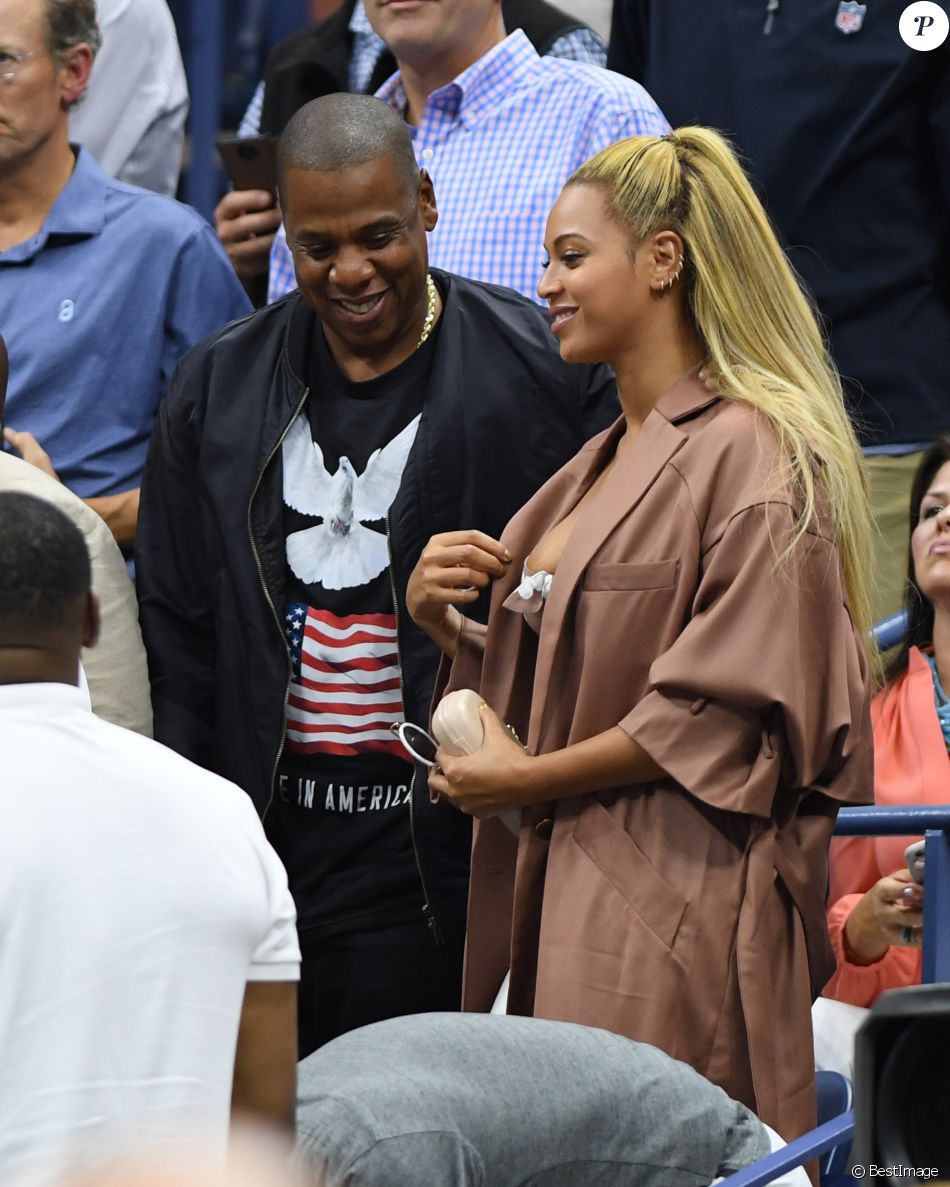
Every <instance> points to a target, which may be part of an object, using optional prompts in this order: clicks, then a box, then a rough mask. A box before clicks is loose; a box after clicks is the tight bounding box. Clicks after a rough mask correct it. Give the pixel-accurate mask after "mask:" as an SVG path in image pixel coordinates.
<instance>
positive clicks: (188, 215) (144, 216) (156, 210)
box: [105, 177, 213, 251]
mask: <svg viewBox="0 0 950 1187" xmlns="http://www.w3.org/2000/svg"><path fill="white" fill-rule="evenodd" d="M105 217H106V225H107V226H108V225H110V224H112V225H115V224H118V223H120V222H121V223H128V222H134V223H135V224H136V225H137V226H138V227H139V228H140V229H141V231H142V232H143V233H144V234H147V235H160V236H161V237H162V238H163V240H164V242H165V250H166V251H167V250H168V248H169V247H177V246H180V245H181V243H183V242H185V241H186V240H189V239H192V238H194V237H196V236H201V235H204V234H206V233H207V234H209V235H213V232H212V231H211V227H210V225H209V224H208V223H207V222H206V221H205V219H203V218H202V217H201V215H200V214H199V213H198V211H197V210H194V209H193V208H192V207H191V206H187V205H186V204H185V203H184V202H179V201H177V200H176V199H175V198H169V197H167V196H166V195H164V194H156V193H154V192H153V191H152V190H145V189H142V188H141V187H139V186H135V185H129V184H128V183H127V182H124V181H118V180H117V179H116V178H112V177H110V178H109V179H108V181H107V184H106V191H105Z"/></svg>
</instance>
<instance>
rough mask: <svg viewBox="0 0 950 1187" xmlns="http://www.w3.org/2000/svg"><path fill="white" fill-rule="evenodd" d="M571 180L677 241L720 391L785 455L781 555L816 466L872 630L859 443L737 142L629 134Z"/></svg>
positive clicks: (858, 607) (852, 587) (852, 592)
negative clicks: (787, 508) (747, 409)
mask: <svg viewBox="0 0 950 1187" xmlns="http://www.w3.org/2000/svg"><path fill="white" fill-rule="evenodd" d="M572 184H589V185H596V186H599V187H601V188H602V189H603V190H604V191H605V193H606V196H607V200H608V204H609V206H610V208H611V210H612V212H613V214H614V215H615V217H617V218H618V219H619V220H620V221H621V222H623V223H624V224H625V225H626V226H627V227H629V228H630V230H631V231H632V232H633V236H634V241H635V242H641V241H642V240H643V239H645V238H647V237H648V236H649V235H652V234H654V233H655V232H656V231H660V230H671V231H675V232H676V233H677V234H678V235H679V236H680V238H681V239H682V240H683V243H684V245H685V247H686V260H685V263H686V267H685V270H684V274H683V278H684V281H685V284H686V292H687V297H688V302H689V309H690V313H691V316H692V319H693V322H694V325H695V327H696V330H697V332H698V334H699V335H700V337H701V339H702V342H703V345H704V347H705V350H706V356H707V359H708V363H709V365H710V367H711V369H712V370H713V372H714V373H715V376H716V382H717V386H718V390H719V391H720V392H721V393H722V395H724V396H725V397H727V398H729V399H733V400H740V401H742V402H743V403H745V404H749V405H751V406H752V407H753V408H756V409H758V410H759V411H760V412H761V413H762V414H763V415H764V416H765V417H766V418H767V419H768V420H769V422H770V423H771V425H772V427H773V429H774V431H775V433H776V435H777V437H778V441H779V446H780V449H781V452H782V454H783V455H784V456H785V457H786V458H787V459H788V468H787V471H786V472H785V473H784V474H782V475H781V477H780V481H781V483H782V484H786V483H787V484H788V486H789V487H790V488H791V489H792V490H793V491H794V492H797V494H798V496H799V499H800V511H799V514H798V516H797V518H796V523H795V533H794V535H793V538H792V542H791V544H790V545H789V547H788V548H787V549H786V550H785V552H784V553H783V554H782V558H780V559H785V558H786V557H787V556H788V555H789V554H790V553H791V552H792V550H793V549H794V548H795V545H796V544H797V543H798V542H799V541H800V540H801V538H802V536H803V535H804V534H805V532H806V531H807V530H808V527H809V524H811V523H812V522H813V520H814V517H815V513H816V500H817V493H818V489H817V488H818V482H817V481H816V476H817V475H818V474H819V473H820V485H821V488H823V490H824V493H825V496H826V498H825V499H824V500H823V505H825V504H826V505H827V513H828V515H829V517H830V519H831V522H832V527H833V532H834V538H835V541H836V543H837V546H838V550H839V554H840V556H841V563H842V568H843V572H844V581H845V586H846V589H847V594H848V600H849V602H850V606H851V614H852V617H853V619H854V622H855V624H856V626H857V627H858V628H859V629H860V630H861V631H862V633H863V634H864V635H865V637H867V632H868V630H869V629H870V626H871V607H870V597H869V558H870V557H871V555H872V552H873V529H872V524H871V512H870V503H869V497H868V486H867V478H866V474H865V470H864V466H863V462H862V458H861V451H860V448H859V446H858V442H857V439H856V437H855V434H854V430H853V428H852V426H851V422H850V420H849V418H848V413H847V410H846V408H845V403H844V397H843V394H842V391H841V381H840V379H839V377H838V373H837V371H836V370H835V367H834V364H833V363H832V361H831V359H830V357H829V355H828V352H827V350H826V348H825V344H824V342H823V340H822V336H821V331H820V329H819V326H818V321H817V318H816V316H815V313H814V310H813V308H812V306H811V304H810V302H809V301H808V299H807V298H806V297H805V295H804V293H803V292H802V289H801V287H800V285H799V282H798V280H797V278H796V276H795V273H794V272H793V271H792V268H791V266H790V265H789V263H788V260H787V259H786V258H785V254H784V252H783V251H782V249H781V247H780V246H779V243H778V240H777V239H776V236H775V232H774V231H773V230H772V226H771V224H770V222H769V219H768V216H767V215H766V213H765V211H764V210H763V208H762V204H761V203H760V202H759V200H758V198H757V197H756V195H755V193H754V191H753V189H752V186H751V185H750V184H749V180H748V178H747V177H746V175H745V173H744V172H743V170H742V167H741V165H740V164H739V162H738V160H737V159H736V156H735V154H734V152H733V150H732V148H731V147H730V145H729V144H728V143H727V141H726V140H725V139H723V137H722V136H720V135H719V134H718V133H716V132H713V131H711V130H710V129H708V128H698V127H687V128H680V129H679V130H678V131H676V132H673V133H671V134H670V135H668V136H664V137H662V138H658V137H655V136H632V137H630V138H629V139H627V140H621V141H618V142H617V143H616V144H612V145H610V147H608V148H605V149H604V150H603V151H602V152H600V153H598V154H597V155H596V156H595V157H592V158H591V160H589V161H587V162H586V163H585V164H584V165H582V166H581V167H580V168H579V169H578V170H577V171H576V172H575V173H574V174H573V175H572V176H571V177H570V178H569V180H568V185H572Z"/></svg>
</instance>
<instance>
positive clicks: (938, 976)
mask: <svg viewBox="0 0 950 1187" xmlns="http://www.w3.org/2000/svg"><path fill="white" fill-rule="evenodd" d="M920 833H923V834H924V839H925V841H926V851H925V857H924V904H925V906H924V935H923V941H924V943H923V969H922V973H921V980H922V981H923V982H924V984H933V983H934V982H948V981H950V805H947V806H946V807H908V808H885V807H873V808H842V809H841V811H840V812H839V813H838V822H837V824H836V825H835V836H838V837H873V836H877V837H893V836H898V837H900V836H910V835H912V834H913V835H916V834H920ZM941 940H942V941H943V942H942V943H941V942H940V941H941Z"/></svg>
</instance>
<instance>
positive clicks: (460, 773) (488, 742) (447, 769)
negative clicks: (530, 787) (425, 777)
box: [429, 705, 536, 817]
mask: <svg viewBox="0 0 950 1187" xmlns="http://www.w3.org/2000/svg"><path fill="white" fill-rule="evenodd" d="M480 714H481V719H482V726H483V728H484V730H485V738H484V741H483V742H482V745H481V748H480V749H479V750H476V751H475V753H474V754H470V755H467V756H466V757H465V758H457V757H454V756H453V755H451V754H446V752H445V751H444V750H439V751H438V752H437V754H436V756H435V761H436V766H435V767H434V768H433V769H432V770H431V771H430V772H429V791H430V793H432V794H433V796H435V795H439V796H445V798H446V799H448V800H451V801H452V803H453V804H454V805H455V806H456V808H458V809H459V810H460V811H462V812H465V813H466V815H468V816H478V817H483V816H494V815H495V814H496V813H497V812H499V811H500V810H501V809H503V808H518V807H523V806H524V805H526V804H528V803H531V802H532V800H531V796H530V794H529V793H527V791H526V788H527V783H528V779H527V774H528V770H529V768H530V766H531V764H532V763H533V762H535V761H536V760H535V759H533V758H532V757H531V756H530V755H529V754H528V753H527V752H526V751H525V749H524V747H523V746H522V745H521V743H520V742H518V741H517V740H516V739H515V737H514V736H513V735H512V733H511V731H510V730H509V728H508V727H507V726H506V725H504V724H503V723H502V722H501V721H500V720H499V717H498V714H497V713H495V712H494V710H493V709H491V708H490V707H489V706H488V705H482V706H481V709H480Z"/></svg>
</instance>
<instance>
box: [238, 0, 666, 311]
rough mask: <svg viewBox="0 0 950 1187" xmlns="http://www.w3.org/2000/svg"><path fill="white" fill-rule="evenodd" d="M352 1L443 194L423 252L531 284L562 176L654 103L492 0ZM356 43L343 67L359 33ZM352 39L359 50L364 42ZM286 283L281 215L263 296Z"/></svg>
mask: <svg viewBox="0 0 950 1187" xmlns="http://www.w3.org/2000/svg"><path fill="white" fill-rule="evenodd" d="M506 11H507V10H506ZM358 12H359V10H358V9H357V8H354V10H353V17H352V18H351V24H350V27H351V29H353V27H354V26H353V22H354V21H355V22H356V33H357V34H358V33H359V32H360V26H361V23H362V22H363V21H365V22H366V26H368V31H369V32H370V33H373V34H375V36H376V37H377V38H379V39H381V40H382V41H383V42H385V44H386V45H387V46H388V47H389V50H390V51H391V52H392V54H393V55H394V57H395V60H396V63H397V65H398V66H399V72H398V73H397V74H395V75H394V76H393V77H392V78H390V79H388V80H387V81H386V82H385V83H384V84H383V85H382V87H380V88H379V90H377V92H376V93H377V94H378V95H379V97H380V98H382V99H384V100H385V101H386V102H388V103H390V104H391V105H392V106H393V107H395V108H396V109H397V110H398V111H400V112H401V113H402V114H403V115H404V116H405V117H406V119H407V121H408V123H409V125H410V131H411V133H412V136H413V144H414V148H415V151H416V157H417V159H418V161H419V164H420V165H421V166H422V168H424V169H425V170H426V172H427V173H428V174H429V175H430V176H431V177H432V179H433V181H434V183H435V186H436V192H437V193H438V195H439V203H440V211H441V219H440V223H439V227H438V229H437V230H436V232H435V233H434V234H433V236H432V240H431V245H430V250H431V255H432V260H433V263H434V264H435V265H436V266H437V267H442V268H446V269H448V270H450V271H453V272H457V273H460V274H461V275H463V276H469V277H472V278H474V279H477V280H484V281H489V282H491V283H495V284H503V285H507V286H508V287H510V288H514V289H516V290H518V291H519V292H521V293H524V294H525V295H527V296H530V297H536V295H535V285H536V283H537V279H538V276H539V274H540V264H541V256H542V248H541V242H542V238H543V230H544V221H545V218H546V217H547V212H548V210H549V209H550V207H551V206H552V205H553V203H554V201H555V199H556V197H557V195H558V193H559V191H560V189H561V186H562V185H563V184H564V182H565V181H566V180H567V178H568V176H569V175H570V174H571V173H572V172H573V170H574V169H575V168H577V166H578V165H580V164H581V163H582V162H583V161H585V160H586V159H587V158H588V157H590V156H592V155H593V154H594V153H596V152H598V151H599V150H600V149H601V148H603V147H604V146H605V145H607V144H610V143H611V142H613V141H615V140H619V139H621V138H623V137H625V136H631V135H635V134H638V133H650V134H654V135H662V134H663V133H665V132H666V131H668V124H667V122H666V120H665V119H664V117H663V115H662V113H661V112H660V110H659V109H658V107H657V106H656V104H655V103H654V102H653V100H652V99H651V98H650V96H649V95H648V94H647V93H646V91H645V90H644V89H643V88H642V87H640V86H639V85H638V84H637V83H635V82H633V81H631V80H629V79H626V78H622V77H621V76H619V75H617V74H613V73H611V72H609V71H607V70H604V69H602V68H601V67H600V66H596V65H591V64H588V63H586V62H579V61H576V60H573V61H568V60H564V59H559V58H555V57H553V56H551V54H550V53H549V54H548V55H546V56H544V57H542V56H540V55H539V54H538V52H537V50H536V49H535V48H534V47H533V46H532V44H531V43H530V41H529V40H528V38H527V36H526V35H525V32H524V31H523V30H521V29H516V30H515V31H514V32H513V33H511V34H510V35H507V36H506V33H505V25H504V20H503V15H502V8H501V0H418V3H415V4H412V5H402V4H400V5H395V4H390V3H387V0H365V8H364V10H363V13H362V15H357V14H358ZM362 32H363V33H364V34H365V33H366V32H367V29H366V28H363V29H362ZM353 44H354V56H353V58H351V62H350V66H351V69H354V68H355V67H356V65H357V62H356V57H357V51H358V50H359V47H360V44H361V43H360V42H359V41H358V40H355V41H354V43H353ZM362 46H363V48H364V49H366V51H367V53H368V52H369V48H368V47H369V42H368V41H366V40H364V41H363V42H362ZM552 49H553V47H552ZM377 52H378V43H377ZM366 61H368V58H367V59H366ZM362 68H363V69H364V70H365V68H366V63H365V62H364V63H363V64H362ZM244 217H245V218H246V219H260V218H262V217H263V216H262V215H261V214H247V215H245V216H244ZM234 229H235V230H236V226H235V228H234ZM255 229H257V228H255ZM260 229H263V228H260ZM219 233H220V234H221V235H222V239H223V240H225V241H226V240H227V239H228V238H229V237H230V235H231V233H232V231H231V228H230V227H229V226H227V225H222V223H221V221H220V220H219ZM232 258H234V252H233V251H232ZM295 283H296V282H295V279H294V270H293V260H292V255H291V252H290V249H289V248H288V245H287V241H286V238H285V236H284V232H283V229H282V228H281V229H280V230H279V231H278V234H277V236H276V238H275V241H274V245H273V248H272V251H271V266H270V284H269V290H268V298H269V299H270V300H276V299H277V298H278V297H281V296H284V295H285V294H286V293H288V292H290V291H291V290H292V289H293V288H294V287H295Z"/></svg>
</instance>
